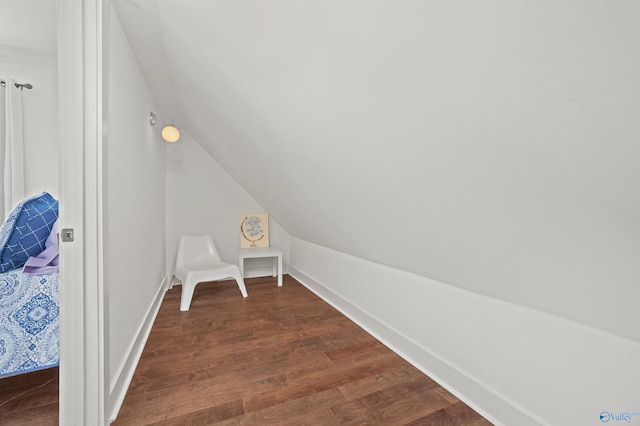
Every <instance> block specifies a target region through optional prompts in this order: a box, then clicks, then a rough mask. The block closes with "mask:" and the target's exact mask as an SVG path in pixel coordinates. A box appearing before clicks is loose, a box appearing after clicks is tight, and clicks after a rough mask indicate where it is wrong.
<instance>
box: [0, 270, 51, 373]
mask: <svg viewBox="0 0 640 426" xmlns="http://www.w3.org/2000/svg"><path fill="white" fill-rule="evenodd" d="M59 287H60V284H59V279H58V274H57V273H56V274H23V273H22V268H18V269H13V270H11V271H8V272H4V273H0V377H2V376H8V375H12V374H18V373H26V372H29V371H34V370H40V369H43V368H47V367H53V366H55V365H58V363H59V360H60V344H59V338H58V336H59V324H58V319H59V316H60V309H59V307H58V292H59Z"/></svg>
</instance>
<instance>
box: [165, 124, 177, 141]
mask: <svg viewBox="0 0 640 426" xmlns="http://www.w3.org/2000/svg"><path fill="white" fill-rule="evenodd" d="M162 139H164V140H165V141H167V142H169V143H173V142H178V139H180V132H179V131H178V128H177V127H175V126H164V128H163V129H162Z"/></svg>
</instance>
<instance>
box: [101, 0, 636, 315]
mask: <svg viewBox="0 0 640 426" xmlns="http://www.w3.org/2000/svg"><path fill="white" fill-rule="evenodd" d="M113 3H114V5H115V7H116V10H117V12H118V16H119V17H120V19H121V22H122V23H123V26H124V28H125V31H126V33H127V34H128V37H129V40H130V43H131V45H132V48H133V50H134V52H135V53H136V55H137V57H138V60H139V62H140V66H141V67H142V69H143V71H144V73H145V74H146V76H147V79H148V82H149V84H150V85H151V88H152V90H153V92H154V93H155V94H156V96H157V100H158V103H159V105H160V106H161V108H162V113H163V115H164V118H165V119H167V120H169V121H173V122H175V123H176V124H177V125H178V126H179V127H180V128H182V129H183V130H184V131H188V132H189V133H190V134H191V135H193V136H194V138H195V139H196V140H197V141H199V143H200V144H201V145H202V146H203V147H204V148H205V149H206V150H207V151H208V152H209V153H210V154H211V155H212V156H213V157H215V158H216V160H217V161H218V162H219V163H220V164H222V165H223V167H225V168H226V170H227V171H228V172H229V173H230V174H231V175H232V176H233V177H234V178H235V179H236V180H237V181H238V182H239V183H240V184H241V185H242V186H243V187H244V188H245V189H246V190H247V191H248V192H249V193H250V194H252V196H253V197H255V199H256V200H257V201H258V202H259V203H260V204H261V205H262V206H263V207H264V208H265V209H266V210H267V211H268V212H269V213H270V214H271V215H272V216H273V217H274V218H275V219H276V220H277V221H278V222H279V223H280V224H281V225H283V226H284V228H285V229H286V230H287V231H288V232H289V233H290V234H291V235H292V236H294V237H298V238H301V239H304V240H307V241H311V242H314V243H316V244H319V245H322V246H326V247H329V248H332V249H335V250H338V251H342V252H345V253H349V254H353V255H356V256H358V257H361V258H365V259H369V260H373V261H375V262H378V263H381V264H386V265H391V266H393V267H396V268H400V269H404V270H408V271H411V272H415V273H418V274H420V275H424V276H427V277H432V278H436V279H439V280H441V281H443V282H445V283H448V284H453V285H457V286H461V287H464V288H467V289H470V290H473V291H477V292H480V293H484V294H488V295H491V296H496V297H500V298H502V299H506V300H511V301H515V302H517V303H522V304H525V305H530V306H536V307H538V308H543V309H547V310H551V311H555V312H563V313H564V314H567V315H569V316H572V315H573V316H575V315H578V314H580V315H583V314H584V312H580V309H582V308H580V307H577V306H573V307H572V306H569V307H566V306H562V305H563V304H564V302H565V301H567V300H570V299H571V297H572V296H571V295H572V294H574V293H575V292H577V291H581V290H584V288H585V287H584V286H585V285H586V286H587V288H589V289H590V291H589V292H587V293H588V294H584V295H583V296H582V297H583V303H586V304H587V305H589V306H597V304H598V303H599V299H600V300H601V299H602V298H605V297H606V294H607V293H606V290H604V288H600V283H603V282H609V281H612V280H615V281H616V282H617V283H618V284H619V285H621V286H622V288H625V289H631V287H632V286H633V285H634V284H633V282H634V276H635V277H637V276H638V272H639V271H638V267H637V266H635V265H636V264H640V263H639V262H637V259H638V255H639V254H640V247H639V243H638V232H639V230H640V222H639V217H638V212H639V211H640V196H639V195H638V194H639V192H638V188H637V183H638V182H640V179H639V178H640V176H639V171H638V170H639V168H638V164H639V163H638V160H639V159H640V143H639V142H638V141H640V127H639V126H640V125H639V124H638V123H640V120H638V111H639V110H640V91H639V89H638V88H639V87H640V86H638V84H637V76H638V75H640V30H639V29H638V28H640V27H638V25H637V23H638V22H640V2H632V1H626V2H625V1H623V2H613V3H612V2H608V1H595V2H589V4H582V3H580V4H578V3H576V2H530V1H503V2H478V1H475V0H474V1H472V0H464V1H447V2H444V1H417V0H415V1H414V0H401V1H397V0H366V1H365V0H346V1H345V0H306V1H299V0H272V1H263V0H113ZM634 291H635V290H634ZM583 293H584V292H583ZM558 294H560V300H561V302H558V303H557V304H556V302H554V301H553V296H552V295H556V296H557V295H558ZM572 310H574V311H575V312H573V311H572ZM574 314H575V315H574Z"/></svg>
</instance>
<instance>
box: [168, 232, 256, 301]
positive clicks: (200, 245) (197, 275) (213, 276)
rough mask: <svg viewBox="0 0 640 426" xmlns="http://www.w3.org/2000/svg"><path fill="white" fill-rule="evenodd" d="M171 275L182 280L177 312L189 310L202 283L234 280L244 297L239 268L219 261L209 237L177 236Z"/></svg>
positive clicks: (242, 281)
mask: <svg viewBox="0 0 640 426" xmlns="http://www.w3.org/2000/svg"><path fill="white" fill-rule="evenodd" d="M174 275H175V276H176V278H178V279H179V280H180V281H182V294H181V296H180V310H181V311H188V310H189V306H190V305H191V299H192V298H193V291H194V290H195V289H196V285H197V284H198V283H200V282H204V281H216V280H221V279H224V278H235V280H236V281H237V282H238V287H239V288H240V292H241V293H242V296H243V297H247V289H246V287H245V286H244V280H243V279H242V274H240V269H239V268H238V266H237V265H233V264H231V263H225V262H223V261H222V259H220V255H219V254H218V251H217V250H216V246H215V245H214V244H213V238H211V235H198V236H189V235H184V236H182V237H180V243H179V244H178V253H177V254H176V266H175V272H174Z"/></svg>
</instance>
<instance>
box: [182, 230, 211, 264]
mask: <svg viewBox="0 0 640 426" xmlns="http://www.w3.org/2000/svg"><path fill="white" fill-rule="evenodd" d="M205 261H217V262H220V261H221V259H220V255H219V254H218V250H216V246H215V244H214V243H213V238H211V235H183V236H182V237H180V243H178V253H176V267H180V266H185V265H189V264H197V263H202V262H205Z"/></svg>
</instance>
